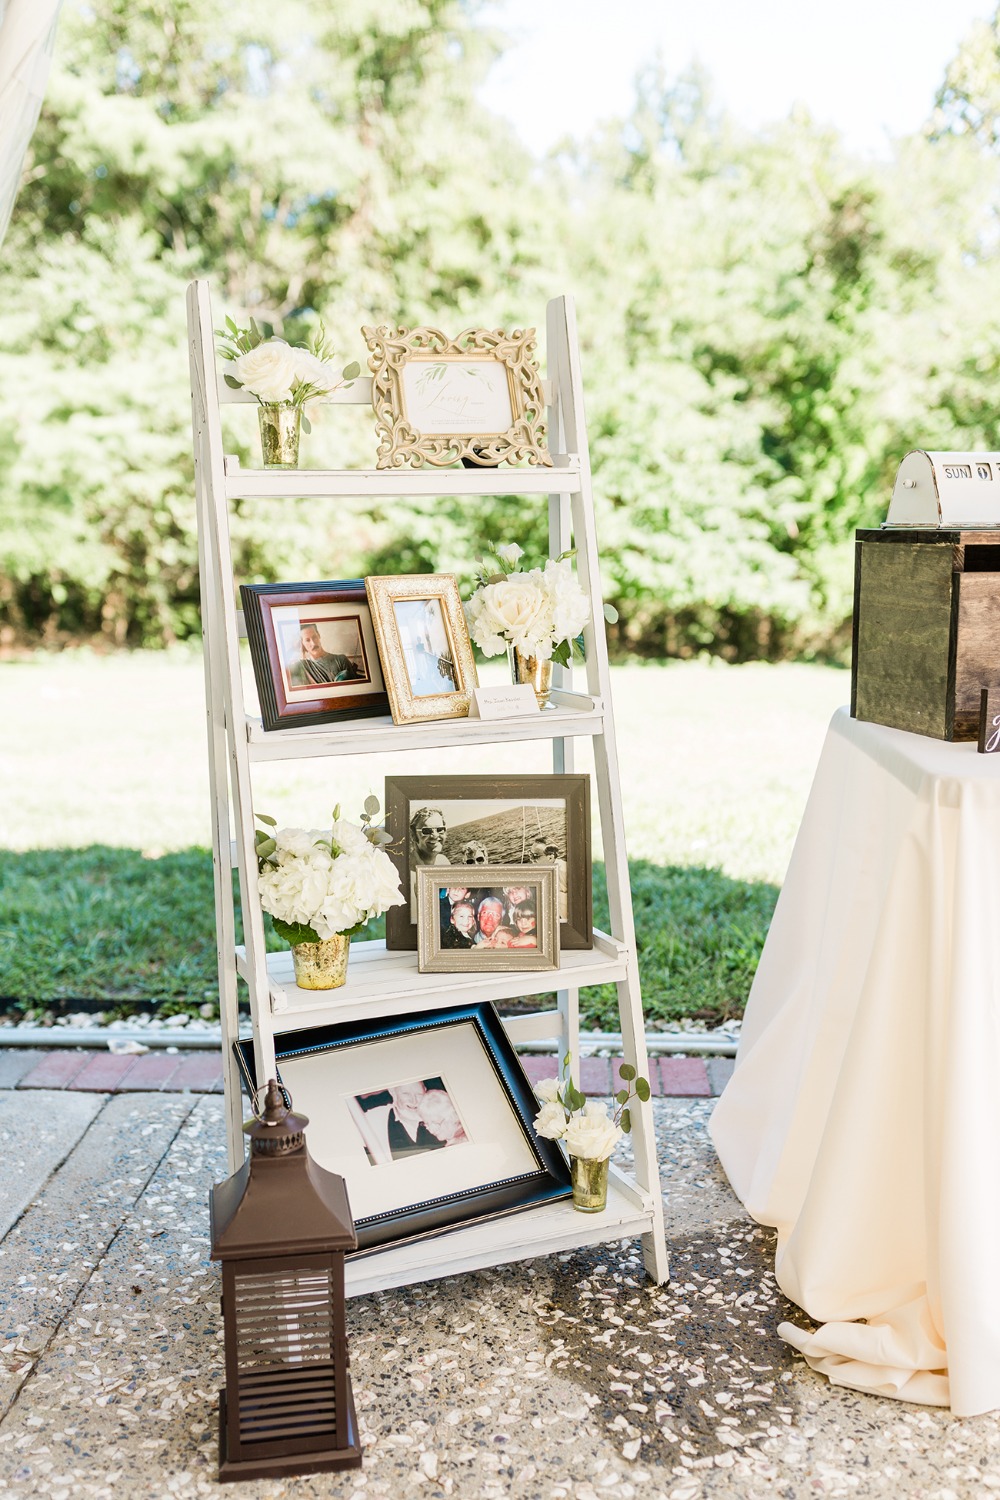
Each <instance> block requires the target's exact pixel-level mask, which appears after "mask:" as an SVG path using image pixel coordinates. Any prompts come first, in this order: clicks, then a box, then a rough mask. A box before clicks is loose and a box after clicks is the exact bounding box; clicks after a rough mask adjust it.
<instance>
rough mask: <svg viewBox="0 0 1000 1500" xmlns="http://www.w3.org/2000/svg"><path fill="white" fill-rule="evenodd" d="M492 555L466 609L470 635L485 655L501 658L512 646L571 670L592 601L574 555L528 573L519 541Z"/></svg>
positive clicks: (493, 550) (494, 549) (496, 548)
mask: <svg viewBox="0 0 1000 1500" xmlns="http://www.w3.org/2000/svg"><path fill="white" fill-rule="evenodd" d="M490 554H491V555H490V557H489V558H488V559H486V560H484V561H483V562H482V563H481V564H480V568H479V572H478V582H479V587H478V588H477V589H476V591H475V593H474V594H473V595H472V598H471V599H470V600H469V602H468V603H467V604H466V606H465V613H466V617H467V619H468V622H469V634H470V635H471V636H472V639H473V640H474V641H475V643H476V645H477V646H478V647H479V649H480V651H481V652H482V653H483V655H484V656H499V655H500V654H501V653H502V652H503V651H506V650H507V648H508V646H510V647H513V648H514V650H516V651H519V652H520V653H521V654H522V656H525V657H534V658H536V659H537V660H538V661H556V662H558V663H559V664H560V665H561V666H564V667H566V666H569V663H570V661H571V660H572V657H573V652H574V648H575V647H576V646H577V639H578V637H579V635H580V633H581V631H582V630H583V627H584V626H585V625H586V624H587V621H588V620H589V619H590V600H589V598H588V597H587V595H586V594H585V593H584V591H583V589H582V588H581V587H580V583H579V580H578V579H577V576H576V574H575V572H574V571H573V564H572V562H571V558H572V556H573V554H572V553H571V552H567V553H563V555H562V556H561V557H556V558H549V560H548V561H547V562H546V563H545V565H544V567H541V568H530V569H528V570H527V571H523V570H522V569H521V568H520V567H519V566H518V564H519V562H520V560H521V558H522V557H523V556H524V549H523V547H519V546H518V544H517V543H516V542H505V543H503V544H502V545H501V546H494V547H491V548H490ZM614 618H615V619H617V614H615V615H614ZM581 654H582V653H581Z"/></svg>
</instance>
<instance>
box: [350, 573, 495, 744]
mask: <svg viewBox="0 0 1000 1500" xmlns="http://www.w3.org/2000/svg"><path fill="white" fill-rule="evenodd" d="M365 588H366V589H367V593H368V602H369V606H370V608H371V618H372V624H373V627H374V631H375V639H376V641H377V642H378V650H379V656H380V658H381V662H382V669H383V672H384V676H385V686H386V691H387V693H388V695H389V706H390V709H391V711H392V717H393V720H394V722H395V723H397V724H414V723H421V722H423V721H425V720H430V719H462V718H466V717H467V716H468V712H469V700H470V698H471V696H472V689H473V688H474V687H478V686H479V676H478V674H477V672H476V663H475V659H474V657H473V654H472V642H471V641H470V640H469V630H468V626H467V625H466V623H465V612H464V611H463V609H462V599H461V595H460V594H459V591H458V580H457V579H456V578H455V577H454V575H453V574H451V573H431V574H401V575H396V576H389V577H373V578H366V579H365Z"/></svg>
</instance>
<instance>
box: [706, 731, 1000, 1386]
mask: <svg viewBox="0 0 1000 1500" xmlns="http://www.w3.org/2000/svg"><path fill="white" fill-rule="evenodd" d="M998 927H1000V755H979V754H977V752H976V747H975V746H974V745H950V744H945V743H942V742H940V741H937V740H930V739H924V738H921V737H920V736H918V735H912V734H906V733H904V732H902V731H900V730H893V729H887V728H884V727H882V726H880V725H874V724H862V723H858V722H856V721H854V720H852V719H851V718H850V716H849V714H848V712H847V710H846V709H841V710H839V711H838V712H837V713H836V714H835V715H834V718H833V721H832V723H831V725H830V729H829V732H828V734H827V738H826V743H825V746H824V749H823V753H822V756H821V758H820V762H819V767H818V769H817V772H816V778H815V781H814V783H813V787H812V791H811V793H810V796H809V801H808V804H807V807H806V811H805V815H804V817H803V821H802V827H801V829H800V831H799V835H798V838H797V840H796V843H795V848H794V851H793V854H792V859H791V863H790V865H789V869H788V875H787V878H786V881H785V885H784V888H783V890H782V893H781V896H780V898H779V901H778V905H777V908H776V910H775V914H774V920H773V922H772V925H771V929H770V932H769V934H768V939H767V943H766V945H765V947H764V952H763V954H762V956H761V961H760V965H759V967H758V970H757V974H756V977H755V979H754V984H753V988H752V990H751V994H750V999H749V1001H748V1004H747V1011H746V1018H745V1021H744V1026H743V1034H742V1039H741V1042H740V1047H739V1052H738V1055H737V1062H736V1069H735V1071H734V1073H733V1076H732V1079H731V1081H730V1083H729V1086H728V1087H727V1089H726V1090H725V1092H724V1094H723V1096H722V1098H721V1099H720V1101H719V1104H718V1106H717V1108H716V1111H715V1115H714V1117H713V1119H712V1123H711V1133H712V1138H713V1141H714V1143H715V1147H716V1150H717V1152H718V1155H719V1158H720V1160H721V1162H722V1165H723V1167H724V1168H725V1170H726V1173H727V1174H728V1176H729V1179H730V1182H731V1183H732V1185H733V1187H734V1189H735V1191H736V1193H737V1194H738V1196H739V1197H740V1198H741V1199H742V1201H743V1202H744V1203H745V1205H746V1207H747V1208H748V1209H749V1211H750V1213H751V1214H752V1215H753V1217H754V1218H755V1219H757V1220H758V1221H759V1222H760V1223H762V1224H769V1225H773V1226H774V1227H775V1228H776V1229H777V1231H778V1245H777V1252H776V1276H777V1280H778V1284H779V1286H780V1287H781V1288H782V1290H783V1291H784V1292H785V1293H786V1294H787V1295H788V1296H789V1297H790V1298H791V1300H792V1301H793V1302H795V1303H797V1304H798V1306H799V1307H801V1308H803V1309H804V1310H805V1312H806V1313H807V1314H808V1315H809V1317H810V1318H811V1319H813V1320H814V1321H815V1322H818V1323H819V1324H821V1325H822V1326H821V1327H820V1328H819V1329H818V1330H817V1331H815V1332H813V1331H811V1330H808V1329H804V1328H800V1327H798V1326H796V1325H795V1324H794V1323H785V1324H782V1326H781V1328H780V1330H779V1331H780V1332H781V1334H782V1336H783V1337H784V1338H786V1339H787V1340H788V1341H789V1342H791V1343H792V1344H794V1345H795V1346H796V1347H797V1348H798V1349H800V1350H801V1352H802V1353H803V1354H804V1356H805V1358H806V1359H807V1360H808V1362H809V1364H810V1365H812V1367H813V1368H814V1369H816V1370H819V1371H821V1372H822V1373H824V1374H826V1375H827V1376H829V1378H830V1379H831V1380H832V1381H834V1382H837V1383H839V1384H841V1385H845V1386H850V1387H852V1388H854V1389H857V1390H862V1391H870V1392H873V1393H876V1394H882V1395H886V1396H895V1397H899V1398H900V1399H901V1400H904V1401H916V1402H923V1403H926V1404H930V1405H936V1406H948V1405H950V1407H951V1409H952V1411H953V1412H954V1413H955V1414H956V1415H958V1416H973V1415H975V1414H977V1413H980V1412H984V1411H990V1410H993V1409H994V1408H997V1407H1000V1169H998V1165H997V1161H998V1156H1000V961H998V955H997V933H998Z"/></svg>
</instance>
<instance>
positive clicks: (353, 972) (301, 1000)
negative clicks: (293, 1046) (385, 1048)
mask: <svg viewBox="0 0 1000 1500" xmlns="http://www.w3.org/2000/svg"><path fill="white" fill-rule="evenodd" d="M236 968H237V972H238V973H239V975H240V978H241V979H244V980H247V982H248V983H249V976H248V971H247V962H246V949H245V948H243V947H239V948H237V949H236ZM625 968H626V958H625V950H624V948H623V947H622V945H621V944H620V943H618V942H616V941H615V939H614V938H611V937H608V936H607V934H606V933H601V932H595V934H594V947H593V948H580V949H567V950H566V951H565V952H564V953H563V954H562V958H561V962H560V966H559V968H558V969H537V970H531V969H520V970H516V971H506V972H500V973H486V974H482V973H480V974H421V973H420V972H419V971H418V969H417V955H416V953H414V952H398V951H394V952H389V951H388V950H387V949H386V946H385V943H384V942H382V941H381V940H379V941H375V942H367V943H359V942H354V943H352V944H351V956H350V961H349V963H348V969H347V983H346V984H345V985H344V986H343V987H342V988H341V989H337V990H300V989H299V987H298V985H296V983H295V980H294V974H293V968H292V955H291V951H290V950H289V949H287V948H286V949H283V950H282V951H281V952H279V953H269V954H268V955H267V977H268V987H269V989H270V993H271V1006H272V1024H273V1026H274V1030H275V1032H276V1033H279V1034H280V1033H286V1032H291V1031H302V1030H303V1029H305V1028H307V1027H312V1026H327V1025H330V1024H331V1023H332V1022H336V1021H353V1020H357V1019H360V1018H361V1017H365V1016H371V1015H372V1014H375V1015H378V1016H396V1015H404V1014H405V1013H406V1012H407V1011H410V1010H421V1009H428V1008H431V1007H438V1006H442V1005H467V1004H475V1003H476V1002H477V1001H480V1000H519V999H521V998H522V997H524V996H528V995H546V994H550V993H552V992H554V991H556V990H565V989H581V988H583V987H584V986H585V985H591V984H610V983H614V982H616V981H618V980H622V979H624V978H625Z"/></svg>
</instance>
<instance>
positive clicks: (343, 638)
mask: <svg viewBox="0 0 1000 1500" xmlns="http://www.w3.org/2000/svg"><path fill="white" fill-rule="evenodd" d="M240 600H241V602H242V604H243V617H244V620H245V622H246V631H247V640H248V642H249V645H250V659H251V661H252V662H253V672H254V679H255V681H256V683H257V695H258V697H259V699H260V715H261V721H262V723H263V725H264V728H265V729H289V728H293V727H299V726H302V725H305V724H326V723H329V722H331V721H332V720H334V719H359V718H366V717H368V716H369V715H372V714H385V713H388V712H389V698H388V694H387V693H386V690H385V682H384V681H383V678H382V664H381V662H380V661H379V655H378V647H377V645H376V642H375V631H374V627H373V625H372V616H371V610H370V608H369V605H368V595H367V594H366V593H365V585H364V580H363V579H361V578H354V579H344V580H341V581H339V582H330V583H251V584H246V583H245V584H241V586H240Z"/></svg>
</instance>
